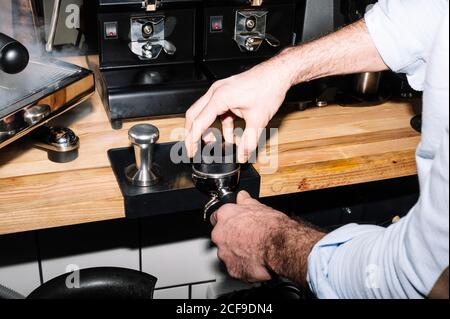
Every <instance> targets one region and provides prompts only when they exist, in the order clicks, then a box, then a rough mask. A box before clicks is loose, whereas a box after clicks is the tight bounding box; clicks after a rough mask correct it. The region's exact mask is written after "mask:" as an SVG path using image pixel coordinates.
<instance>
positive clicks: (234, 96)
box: [185, 59, 291, 163]
mask: <svg viewBox="0 0 450 319" xmlns="http://www.w3.org/2000/svg"><path fill="white" fill-rule="evenodd" d="M289 76H290V75H289V72H285V71H284V70H283V63H282V62H281V59H273V60H270V61H268V62H266V63H263V64H260V65H258V66H256V67H254V68H252V69H251V70H249V71H247V72H244V73H241V74H238V75H235V76H232V77H230V78H228V79H225V80H221V81H217V82H216V83H214V84H213V85H212V86H211V88H210V89H209V91H208V92H207V93H206V94H205V95H204V96H203V97H201V98H200V99H199V100H198V101H197V102H196V103H195V104H194V105H192V106H191V108H190V109H189V110H188V111H187V113H186V132H187V136H186V140H185V142H186V148H187V151H188V155H189V156H190V157H193V156H194V154H195V153H196V151H197V148H198V143H199V141H200V140H201V138H202V135H203V134H204V133H205V132H206V130H207V129H208V128H209V127H210V126H211V125H212V124H213V123H214V121H215V120H216V118H217V117H218V116H221V120H222V129H223V134H224V138H225V140H226V141H227V142H229V143H234V142H235V139H234V136H233V132H234V123H233V116H238V117H240V118H242V119H244V120H245V124H246V127H245V131H244V133H243V136H242V138H241V139H240V141H238V160H239V162H241V163H243V162H246V161H247V160H248V157H249V156H250V154H251V153H252V152H253V151H254V150H255V149H256V147H257V144H258V139H259V136H258V134H260V133H261V129H264V128H266V126H267V124H268V123H269V121H270V120H271V119H272V117H273V116H274V115H275V113H276V112H277V111H278V109H279V107H280V106H281V104H282V103H283V101H284V98H285V96H286V92H287V90H288V89H289V88H290V86H291V82H290V80H289Z"/></svg>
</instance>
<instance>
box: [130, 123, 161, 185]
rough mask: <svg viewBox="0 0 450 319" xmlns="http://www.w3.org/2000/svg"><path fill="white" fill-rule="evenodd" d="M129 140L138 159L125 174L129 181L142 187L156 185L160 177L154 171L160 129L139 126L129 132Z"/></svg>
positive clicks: (143, 125) (150, 126)
mask: <svg viewBox="0 0 450 319" xmlns="http://www.w3.org/2000/svg"><path fill="white" fill-rule="evenodd" d="M128 138H129V140H130V142H131V144H132V145H133V148H134V154H135V157H136V163H135V164H133V165H131V166H129V167H128V168H127V170H126V172H125V174H126V177H127V179H128V181H129V182H131V183H132V184H133V185H134V186H141V187H147V186H152V185H154V184H156V183H157V182H158V180H159V177H158V175H157V174H156V173H155V171H154V164H153V160H154V158H153V156H154V148H155V144H156V142H157V141H158V140H159V130H158V128H157V127H155V126H153V125H150V124H138V125H135V126H133V127H132V128H131V129H130V130H129V132H128Z"/></svg>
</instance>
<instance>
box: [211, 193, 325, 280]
mask: <svg viewBox="0 0 450 319" xmlns="http://www.w3.org/2000/svg"><path fill="white" fill-rule="evenodd" d="M215 220H216V222H217V223H216V226H215V228H214V230H213V232H212V240H213V242H214V243H215V244H216V245H217V247H218V252H217V254H218V257H219V258H220V259H221V260H222V261H223V262H224V263H225V265H226V266H227V269H228V273H229V274H230V275H231V276H232V277H235V278H239V279H244V280H247V281H250V282H254V281H264V280H269V279H270V278H271V276H270V273H269V271H270V270H271V271H273V272H274V273H277V274H279V275H281V276H283V277H285V278H289V279H291V280H292V281H294V282H295V283H297V284H298V285H301V286H303V287H306V286H307V283H306V274H307V264H308V256H309V254H310V252H311V250H312V249H313V247H314V245H315V244H316V243H317V242H318V241H319V240H320V239H322V238H323V237H324V236H325V233H324V232H322V231H320V230H317V229H315V228H313V227H311V226H310V225H307V224H306V223H304V222H301V221H297V220H293V219H291V218H289V217H288V216H286V215H284V214H283V213H280V212H279V211H276V210H274V209H272V208H270V207H268V206H266V205H263V204H261V203H260V202H258V201H257V200H255V199H253V198H251V197H250V196H249V194H248V193H246V192H240V193H239V194H238V197H237V205H232V204H228V205H225V206H223V207H222V208H221V209H220V210H218V211H217V212H216V213H215ZM256 225H257V227H255V226H256Z"/></svg>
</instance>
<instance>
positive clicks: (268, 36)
mask: <svg viewBox="0 0 450 319" xmlns="http://www.w3.org/2000/svg"><path fill="white" fill-rule="evenodd" d="M264 40H266V42H267V43H268V44H269V45H270V46H271V47H273V48H278V47H279V46H281V42H280V40H278V39H277V38H275V37H274V36H273V35H271V34H268V33H266V37H265V39H264Z"/></svg>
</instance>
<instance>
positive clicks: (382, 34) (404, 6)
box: [365, 0, 448, 91]
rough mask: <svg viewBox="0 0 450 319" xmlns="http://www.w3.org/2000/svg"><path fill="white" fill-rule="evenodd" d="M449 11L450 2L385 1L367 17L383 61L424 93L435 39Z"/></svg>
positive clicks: (421, 0)
mask: <svg viewBox="0 0 450 319" xmlns="http://www.w3.org/2000/svg"><path fill="white" fill-rule="evenodd" d="M447 9H448V1H447V0H433V1H427V0H381V1H379V2H378V3H377V4H376V5H375V6H374V7H373V8H372V9H371V10H370V11H368V12H367V13H366V15H365V22H366V25H367V28H368V30H369V33H370V35H371V37H372V39H373V41H374V43H375V46H376V48H377V50H378V52H379V53H380V55H381V57H382V59H383V61H384V62H385V63H386V65H387V66H388V67H389V68H390V69H391V70H393V71H394V72H398V73H405V74H406V75H407V77H408V81H409V83H410V85H411V86H412V87H413V88H414V89H416V90H419V91H422V90H423V87H424V81H425V74H426V68H427V62H428V59H429V55H430V50H431V48H432V44H433V41H434V36H435V35H436V33H437V32H436V31H437V29H438V28H439V24H440V20H441V18H442V17H443V16H444V13H445V10H447Z"/></svg>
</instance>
